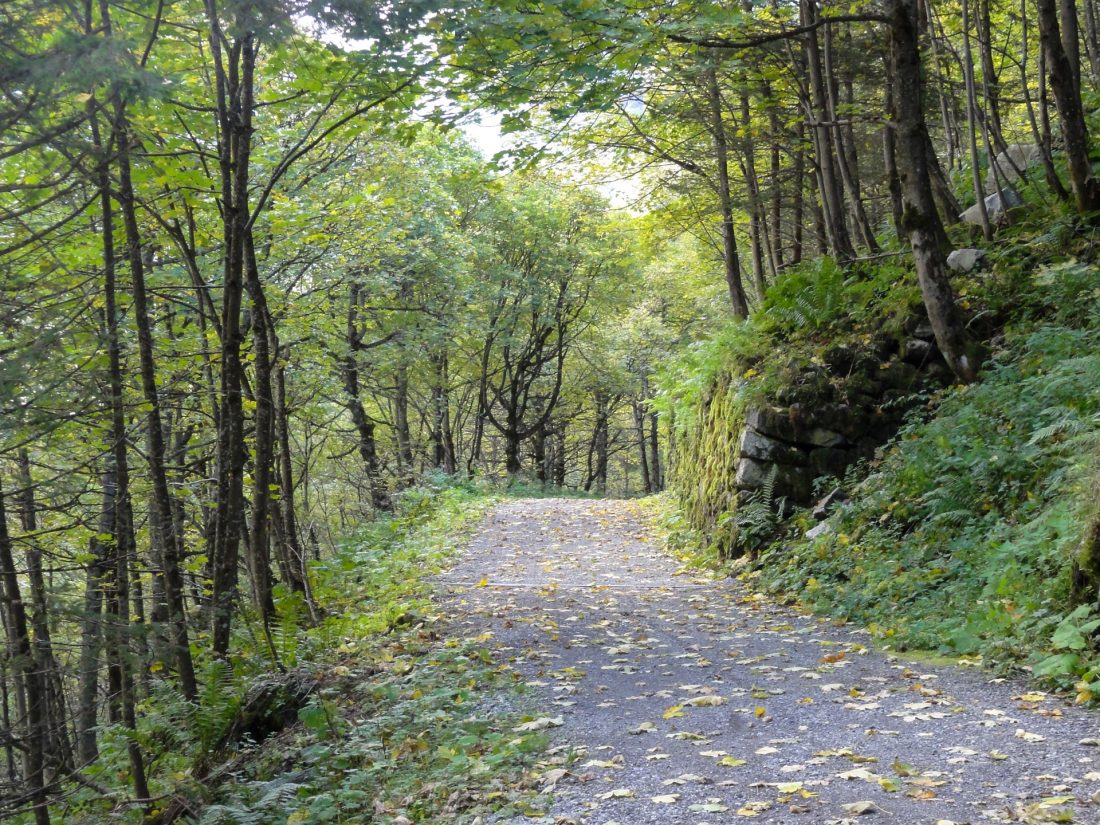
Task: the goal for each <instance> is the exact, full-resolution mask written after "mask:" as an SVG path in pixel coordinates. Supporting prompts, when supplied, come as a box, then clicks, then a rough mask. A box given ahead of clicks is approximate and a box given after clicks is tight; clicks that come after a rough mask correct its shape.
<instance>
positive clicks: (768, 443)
mask: <svg viewBox="0 0 1100 825" xmlns="http://www.w3.org/2000/svg"><path fill="white" fill-rule="evenodd" d="M737 451H738V454H739V455H742V456H745V457H746V458H753V459H756V460H757V461H763V462H777V463H780V464H792V465H795V466H803V465H805V464H806V454H805V453H804V452H803V451H802V450H799V449H798V448H797V447H792V446H791V445H790V444H787V443H785V442H783V441H778V440H776V439H774V438H771V437H769V436H766V435H764V434H763V433H759V432H757V431H756V430H754V429H752V428H750V427H746V428H745V429H744V430H742V431H741V439H740V441H738V443H737Z"/></svg>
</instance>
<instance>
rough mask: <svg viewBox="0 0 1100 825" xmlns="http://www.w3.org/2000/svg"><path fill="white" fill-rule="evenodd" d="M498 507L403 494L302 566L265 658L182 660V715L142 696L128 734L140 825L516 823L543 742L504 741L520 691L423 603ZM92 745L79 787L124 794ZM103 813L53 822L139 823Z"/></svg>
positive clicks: (78, 809) (474, 487)
mask: <svg viewBox="0 0 1100 825" xmlns="http://www.w3.org/2000/svg"><path fill="white" fill-rule="evenodd" d="M500 495H501V494H500V492H499V491H498V490H496V489H494V488H492V487H491V486H489V485H486V484H482V483H477V482H459V481H456V480H454V479H447V478H435V479H432V478H429V479H426V480H424V481H423V482H422V483H421V484H420V485H419V486H417V487H414V488H411V489H408V490H405V491H403V492H402V493H400V494H399V495H398V496H396V501H395V504H396V507H395V512H394V513H393V514H392V515H390V516H387V517H384V518H379V519H376V520H375V521H372V522H370V523H368V524H366V525H364V526H363V527H361V528H360V529H359V530H357V531H356V532H355V533H354V534H353V535H351V536H349V538H348V539H347V540H345V541H343V542H342V543H340V544H339V545H338V546H337V547H335V548H334V549H333V551H332V552H331V553H327V554H325V556H324V557H323V558H322V559H321V560H317V561H313V562H311V563H310V578H311V582H312V585H313V589H314V594H315V597H316V601H317V602H318V603H319V604H320V605H322V606H323V613H322V615H321V616H320V618H319V620H317V621H310V619H309V616H308V611H307V609H306V605H305V603H304V601H303V599H302V598H301V597H300V596H298V595H296V594H292V593H288V592H281V591H280V592H278V593H277V595H276V607H277V617H276V620H275V621H274V622H273V624H272V627H271V640H272V641H271V644H270V645H268V644H267V643H266V642H265V641H264V637H263V635H262V632H261V628H259V627H258V626H257V623H256V622H255V621H254V619H253V621H252V623H251V624H250V623H247V622H242V624H241V627H239V628H238V629H237V632H238V633H240V634H241V636H242V638H241V640H240V644H239V645H238V646H237V648H236V649H237V650H239V651H240V653H239V654H238V655H237V656H236V657H235V658H234V659H233V660H232V662H231V663H225V662H221V661H218V660H207V659H200V662H201V663H202V664H201V667H202V670H201V674H200V675H201V684H202V688H201V692H200V696H199V697H198V700H197V701H196V702H186V701H184V700H183V698H182V697H181V696H179V695H178V694H176V693H174V691H172V690H171V689H170V688H169V687H168V686H167V685H166V684H165V685H163V686H157V685H156V684H154V686H153V689H152V694H151V696H150V697H149V698H148V699H146V700H145V701H143V702H142V704H141V707H140V708H139V723H138V731H137V734H136V737H137V739H138V740H139V742H140V743H141V745H142V747H143V750H144V752H145V753H146V755H147V756H146V758H147V764H148V765H149V774H150V782H151V787H152V790H153V795H154V796H155V797H157V799H158V801H157V803H156V804H155V805H154V807H153V808H152V810H151V811H149V814H151V815H152V816H153V817H154V819H153V820H152V821H156V820H155V817H156V816H157V815H158V814H161V813H164V812H166V811H171V810H172V809H173V807H174V806H175V807H180V806H182V809H183V811H185V812H186V815H185V816H184V817H183V818H182V819H180V820H177V821H184V822H201V823H202V824H203V825H268V823H270V824H271V825H275V824H276V823H277V824H278V825H286V823H296V824H297V825H303V824H304V823H361V822H377V823H392V824H393V825H400V824H401V823H408V822H417V823H433V822H440V823H442V822H447V823H451V822H456V823H461V822H468V821H471V820H472V819H474V818H475V817H476V816H478V815H488V814H489V813H490V812H492V811H497V810H505V811H508V812H512V813H515V812H519V813H523V812H527V811H532V810H534V809H535V808H534V807H533V806H537V805H538V804H539V798H538V795H537V792H536V790H534V789H532V788H530V787H529V786H528V784H527V783H528V780H527V779H525V777H528V776H530V773H529V770H530V768H531V767H532V766H533V765H534V764H535V761H536V756H537V754H539V753H540V751H541V750H542V749H543V748H544V745H545V741H544V737H543V735H542V734H541V733H539V732H538V731H530V732H520V733H517V732H515V731H513V728H514V727H516V726H517V725H519V724H520V723H521V722H522V721H523V720H524V719H525V718H527V717H526V716H525V715H524V710H525V708H526V699H525V698H524V696H523V695H522V686H521V685H517V684H516V680H515V677H514V676H513V675H512V673H511V672H509V671H507V670H505V669H498V668H497V666H496V665H495V664H494V663H493V662H492V661H491V659H490V656H489V654H488V652H487V651H486V649H485V648H484V643H485V642H486V641H487V639H486V638H473V639H462V638H449V637H448V633H447V632H446V631H445V622H446V618H447V617H446V616H442V615H440V611H439V608H438V606H437V605H435V604H433V602H432V600H431V598H430V596H431V587H432V585H431V582H430V580H429V579H430V577H431V576H432V575H433V574H435V573H438V572H440V571H442V570H444V569H445V568H446V567H447V566H448V565H449V563H450V561H451V560H452V559H453V557H454V555H455V553H456V552H458V550H459V549H460V548H461V547H462V546H463V543H464V541H465V539H466V537H467V535H468V534H469V531H470V530H471V529H472V527H473V526H474V525H475V524H476V523H477V522H478V521H479V520H480V518H481V517H482V515H483V514H484V513H485V511H486V510H487V509H488V507H490V506H491V505H492V504H493V503H494V502H496V501H498V500H499V498H500ZM272 648H273V649H274V655H273V653H272ZM275 655H277V657H278V663H276V662H275V660H274V656H275ZM299 684H305V685H307V686H308V697H307V698H306V701H305V702H304V704H303V702H302V701H301V700H299V701H297V702H295V703H294V704H293V705H292V706H291V707H290V709H289V711H287V712H286V713H285V714H284V716H285V718H283V719H282V720H281V722H280V723H278V724H277V725H275V726H274V727H275V729H274V730H270V731H268V732H265V735H263V736H256V737H253V736H251V735H250V734H246V735H244V736H242V737H239V738H236V737H231V736H230V733H231V731H232V730H233V729H234V725H235V724H236V725H238V726H239V725H240V720H241V718H242V709H245V708H247V707H248V705H249V702H250V701H251V697H254V696H255V695H256V694H257V692H259V691H261V690H262V689H264V688H265V687H267V686H271V685H276V686H277V689H278V690H279V691H281V693H280V695H287V696H289V695H291V694H292V693H293V692H294V690H295V688H294V686H296V685H299ZM284 685H285V687H284ZM280 701H281V700H280ZM269 727H270V726H269ZM267 733H269V734H270V735H267ZM103 739H104V746H103V749H102V753H101V759H100V761H99V763H98V764H97V766H96V771H95V775H94V776H90V777H89V778H90V779H92V780H93V781H95V782H97V783H99V784H101V785H102V784H107V783H110V784H111V785H114V784H116V783H117V784H118V785H119V787H124V786H125V783H126V782H127V781H128V775H127V761H126V744H127V739H126V738H125V732H124V731H123V730H122V729H121V728H118V729H108V730H107V731H105V734H104V737H103ZM231 739H233V740H235V741H230V740H231ZM120 795H121V792H120ZM105 802H106V803H108V804H109V800H104V798H103V797H102V795H100V794H99V793H97V792H94V790H93V789H90V790H89V791H88V792H87V793H86V794H81V793H78V794H74V795H73V796H72V797H71V798H70V799H69V800H68V802H67V805H66V807H65V809H64V811H62V812H61V813H62V817H63V818H62V819H59V820H57V821H59V822H60V821H64V822H89V823H90V822H104V821H109V820H110V821H120V820H121V821H131V822H138V821H141V820H142V812H141V811H140V810H139V809H138V808H137V807H136V806H135V807H131V808H129V809H126V810H124V809H121V808H119V809H115V810H108V809H107V808H105V807H104V805H105Z"/></svg>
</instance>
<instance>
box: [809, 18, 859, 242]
mask: <svg viewBox="0 0 1100 825" xmlns="http://www.w3.org/2000/svg"><path fill="white" fill-rule="evenodd" d="M799 11H800V21H799V22H800V23H801V25H803V26H808V27H812V28H811V29H810V30H809V31H807V33H806V34H805V36H804V37H803V43H804V48H805V65H806V67H807V69H808V77H809V82H810V92H811V95H812V97H811V100H809V101H807V103H806V105H807V113H808V114H809V116H810V118H811V120H812V121H813V123H812V129H813V135H814V148H815V154H816V155H817V172H818V194H819V195H820V196H821V212H822V217H823V218H824V223H825V230H826V234H827V236H828V239H829V247H830V250H831V251H832V254H833V255H834V256H835V257H836V259H837V260H838V261H839V262H841V263H847V262H848V261H850V260H852V259H853V258H854V257H855V249H854V248H853V247H852V241H851V237H850V235H849V234H848V226H847V223H846V221H845V218H844V195H843V193H842V191H841V182H840V172H839V170H838V169H837V159H836V148H835V146H834V144H833V130H832V127H831V125H830V120H831V118H830V116H829V102H828V91H827V88H826V84H827V83H828V80H827V79H826V77H825V76H824V74H823V70H822V65H821V47H820V45H819V43H818V40H817V32H818V29H817V6H816V4H815V0H800V2H799Z"/></svg>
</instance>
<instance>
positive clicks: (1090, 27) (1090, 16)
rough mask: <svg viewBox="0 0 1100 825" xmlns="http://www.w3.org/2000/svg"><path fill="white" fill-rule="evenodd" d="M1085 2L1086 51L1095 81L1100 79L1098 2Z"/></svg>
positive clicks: (1090, 0)
mask: <svg viewBox="0 0 1100 825" xmlns="http://www.w3.org/2000/svg"><path fill="white" fill-rule="evenodd" d="M1084 3H1085V52H1086V53H1087V54H1088V56H1089V67H1090V69H1091V70H1092V80H1093V82H1094V83H1095V82H1096V81H1098V80H1100V39H1098V38H1100V25H1098V24H1097V19H1096V3H1095V2H1094V0H1084Z"/></svg>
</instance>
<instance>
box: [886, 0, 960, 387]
mask: <svg viewBox="0 0 1100 825" xmlns="http://www.w3.org/2000/svg"><path fill="white" fill-rule="evenodd" d="M916 5H917V0H889V2H888V3H887V6H886V8H887V13H888V16H889V19H890V45H891V63H892V67H893V73H892V74H893V79H894V84H895V85H894V100H895V101H896V106H897V114H898V117H897V131H898V173H899V175H900V177H901V187H902V204H903V220H904V224H905V229H906V232H907V233H908V235H909V243H910V245H911V247H912V249H913V258H914V261H915V262H916V267H917V280H918V281H919V283H920V288H921V295H922V296H923V298H924V306H925V309H926V310H927V312H928V319H929V321H930V322H931V324H932V329H933V332H934V333H935V336H936V343H937V344H938V345H939V348H940V351H941V352H942V353H943V355H944V358H945V359H946V360H947V363H948V366H950V367H951V369H952V371H953V372H954V373H955V375H957V376H958V377H959V379H960V380H962V381H966V382H970V381H973V380H974V379H975V378H976V377H977V374H978V369H979V367H980V366H981V361H980V356H979V353H978V352H977V350H976V348H975V347H974V346H973V344H972V342H971V341H970V340H969V337H968V335H967V333H966V326H965V324H964V322H963V319H962V316H961V314H960V312H959V309H958V307H957V306H956V304H955V296H954V294H953V292H952V289H951V282H950V280H949V279H948V276H947V262H946V257H945V255H944V251H943V248H942V247H941V246H940V240H941V238H942V237H943V227H942V226H941V225H940V220H939V217H938V215H937V214H936V207H935V203H934V201H933V199H932V185H931V179H930V175H929V171H928V163H927V157H928V154H927V143H928V131H927V127H926V125H925V121H924V111H923V107H922V102H921V101H922V88H921V86H922V83H921V56H920V46H919V44H918V40H917V9H916Z"/></svg>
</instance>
